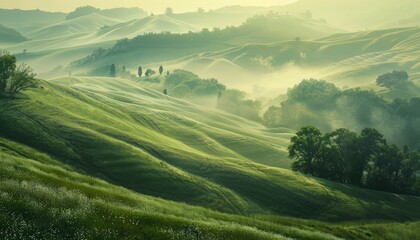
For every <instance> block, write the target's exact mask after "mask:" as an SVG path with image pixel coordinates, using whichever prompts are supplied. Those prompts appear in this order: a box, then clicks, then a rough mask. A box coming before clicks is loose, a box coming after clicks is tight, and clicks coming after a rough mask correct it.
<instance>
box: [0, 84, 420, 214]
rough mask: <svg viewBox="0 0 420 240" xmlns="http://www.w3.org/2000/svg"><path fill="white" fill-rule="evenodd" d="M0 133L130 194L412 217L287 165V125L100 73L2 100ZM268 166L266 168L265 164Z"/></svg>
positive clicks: (376, 195) (386, 199)
mask: <svg viewBox="0 0 420 240" xmlns="http://www.w3.org/2000/svg"><path fill="white" fill-rule="evenodd" d="M2 101H4V104H2V105H1V109H0V111H1V117H0V123H1V126H2V128H1V129H0V136H2V138H5V139H8V140H10V141H14V142H18V143H20V144H23V145H26V146H30V147H32V148H35V149H37V150H38V151H40V152H43V153H45V154H48V155H49V156H51V157H53V158H54V159H57V160H59V161H60V162H62V163H65V164H67V165H69V166H71V167H73V168H75V169H77V171H79V172H81V173H86V174H88V175H91V176H95V177H98V178H101V179H104V180H106V181H108V182H110V183H113V184H117V185H120V186H123V187H125V188H128V189H131V190H133V191H136V192H139V193H143V194H147V195H152V196H156V197H161V198H165V199H169V200H174V201H182V202H186V203H189V204H193V205H199V206H205V207H208V208H211V209H215V210H219V211H224V212H230V213H242V214H244V213H254V214H255V213H259V214H262V213H266V214H267V213H271V214H281V215H287V216H295V217H304V218H312V219H322V220H357V219H389V220H392V219H393V220H408V219H417V218H418V216H419V215H418V208H417V204H418V203H419V198H417V197H409V196H397V195H394V194H388V193H381V192H374V191H369V190H365V189H360V188H356V187H352V186H346V185H340V184H336V183H331V182H327V181H323V180H319V179H313V178H308V177H305V176H303V175H300V174H296V173H293V172H291V171H289V170H286V169H282V168H277V167H275V166H280V167H286V168H287V167H288V166H290V160H288V159H287V158H286V151H285V147H286V146H287V145H288V141H289V138H290V136H291V133H292V132H291V131H290V130H287V129H266V128H264V127H263V126H261V125H259V124H258V123H255V122H252V121H248V120H244V119H241V118H238V117H234V116H232V115H229V114H226V113H223V112H220V111H216V110H212V109H206V108H203V107H199V106H197V105H194V104H191V103H188V102H185V101H181V100H177V99H174V98H172V97H168V96H165V95H163V94H160V93H158V92H155V91H153V90H148V89H145V88H142V87H140V86H139V85H138V84H136V83H135V82H130V81H127V80H122V79H110V78H64V79H57V80H54V81H52V82H50V83H48V82H43V83H42V88H40V89H37V90H35V91H32V92H30V93H28V95H27V96H26V97H23V98H21V99H19V100H11V99H9V100H7V99H6V100H2ZM270 165H271V166H270Z"/></svg>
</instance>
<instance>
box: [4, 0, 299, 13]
mask: <svg viewBox="0 0 420 240" xmlns="http://www.w3.org/2000/svg"><path fill="white" fill-rule="evenodd" d="M293 1H294V0H228V1H227V0H148V1H145V0H61V1H60V0H0V8H9V9H10V8H18V9H41V10H46V11H61V12H70V11H72V10H73V9H75V8H76V7H78V6H85V5H91V6H94V7H98V8H115V7H140V8H143V9H145V10H146V11H148V12H154V13H162V12H164V10H165V8H166V7H172V8H173V10H174V12H186V11H194V10H196V9H197V8H198V7H202V8H204V9H206V10H207V9H215V8H220V7H223V6H227V5H243V6H273V5H281V4H285V3H288V2H293Z"/></svg>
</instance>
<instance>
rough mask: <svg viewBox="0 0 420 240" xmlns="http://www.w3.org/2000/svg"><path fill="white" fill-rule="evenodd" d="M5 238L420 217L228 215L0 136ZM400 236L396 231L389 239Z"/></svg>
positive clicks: (120, 235) (304, 233)
mask: <svg viewBox="0 0 420 240" xmlns="http://www.w3.org/2000/svg"><path fill="white" fill-rule="evenodd" d="M0 161H1V165H0V183H1V184H0V210H1V211H0V223H1V224H0V235H1V236H2V237H4V238H6V239H31V238H34V239H77V238H80V237H81V236H83V238H88V239H93V238H100V239H136V238H141V239H196V238H197V237H199V238H201V239H271V240H273V239H286V238H287V239H290V238H294V239H314V238H316V239H355V238H357V239H371V238H372V237H374V238H387V239H415V238H416V237H418V232H417V231H416V229H418V227H419V223H418V222H417V223H405V224H396V223H393V224H392V226H391V225H390V224H369V225H361V224H345V225H337V224H326V223H322V222H315V221H307V220H299V219H292V218H281V217H275V216H248V217H247V216H239V215H228V214H222V213H218V212H214V211H210V210H207V209H204V208H199V207H192V206H188V205H186V204H180V203H175V202H170V201H165V200H162V199H158V198H153V197H150V196H145V195H140V194H137V193H134V192H132V191H129V190H127V189H124V188H122V187H118V186H115V185H111V184H109V183H107V182H104V181H102V180H99V179H96V178H92V177H87V176H85V175H82V174H79V173H77V172H76V171H75V170H74V169H73V168H72V167H69V166H66V165H63V164H62V163H60V162H59V161H56V160H54V159H53V158H51V157H50V156H48V155H45V154H43V153H40V152H38V151H36V150H35V149H32V148H29V147H27V146H24V145H22V144H20V143H16V142H13V141H10V140H6V139H4V138H2V137H0ZM395 236H398V237H395Z"/></svg>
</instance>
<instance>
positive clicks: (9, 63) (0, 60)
mask: <svg viewBox="0 0 420 240" xmlns="http://www.w3.org/2000/svg"><path fill="white" fill-rule="evenodd" d="M15 69H16V57H15V56H14V55H11V54H10V53H9V52H7V51H6V50H1V51H0V94H4V93H5V92H6V87H7V81H8V79H9V78H10V77H11V76H12V74H13V72H14V71H15Z"/></svg>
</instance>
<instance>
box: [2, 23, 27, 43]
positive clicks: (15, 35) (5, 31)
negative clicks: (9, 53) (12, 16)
mask: <svg viewBox="0 0 420 240" xmlns="http://www.w3.org/2000/svg"><path fill="white" fill-rule="evenodd" d="M23 41H26V38H25V37H24V36H22V34H20V33H19V32H18V31H16V30H15V29H13V28H8V27H5V26H3V25H1V24H0V43H18V42H23Z"/></svg>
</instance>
